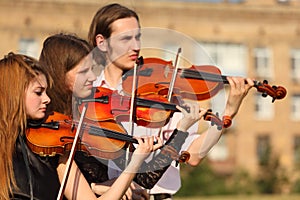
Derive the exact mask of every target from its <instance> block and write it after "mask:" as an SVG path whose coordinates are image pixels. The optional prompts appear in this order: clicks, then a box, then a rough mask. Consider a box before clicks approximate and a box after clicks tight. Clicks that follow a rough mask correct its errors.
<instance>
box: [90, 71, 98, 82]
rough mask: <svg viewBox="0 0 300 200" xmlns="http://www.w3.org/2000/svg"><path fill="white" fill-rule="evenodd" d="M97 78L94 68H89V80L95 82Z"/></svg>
mask: <svg viewBox="0 0 300 200" xmlns="http://www.w3.org/2000/svg"><path fill="white" fill-rule="evenodd" d="M96 79H97V77H96V74H95V73H94V72H93V70H89V73H88V80H89V81H90V82H94V81H95V80H96Z"/></svg>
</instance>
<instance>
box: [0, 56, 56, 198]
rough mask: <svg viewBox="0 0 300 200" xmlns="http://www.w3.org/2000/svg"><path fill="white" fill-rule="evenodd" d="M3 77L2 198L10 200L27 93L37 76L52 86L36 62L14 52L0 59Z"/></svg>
mask: <svg viewBox="0 0 300 200" xmlns="http://www.w3.org/2000/svg"><path fill="white" fill-rule="evenodd" d="M0 74H1V76H0V93H1V96H0V116H1V120H0V172H1V176H0V199H9V194H11V193H12V186H14V187H16V181H15V178H14V174H13V153H14V150H15V142H16V139H17V137H18V135H19V134H21V135H23V134H24V132H25V129H26V123H27V117H26V108H25V92H26V91H27V88H28V86H29V83H30V82H31V81H33V80H34V79H35V78H37V76H38V75H40V74H44V75H45V76H46V78H47V81H48V84H49V85H51V79H50V78H49V77H48V76H47V74H46V73H45V72H44V70H43V68H42V67H41V66H40V64H39V63H38V61H37V60H35V59H34V58H31V57H28V56H25V55H21V54H14V53H9V54H8V55H6V56H5V57H4V58H3V59H1V60H0ZM11 184H12V186H11Z"/></svg>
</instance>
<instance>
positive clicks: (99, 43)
mask: <svg viewBox="0 0 300 200" xmlns="http://www.w3.org/2000/svg"><path fill="white" fill-rule="evenodd" d="M96 44H97V46H98V48H99V49H100V50H101V51H103V52H106V51H107V47H106V40H105V38H104V37H103V35H102V34H98V35H96Z"/></svg>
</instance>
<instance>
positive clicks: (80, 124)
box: [57, 104, 88, 200]
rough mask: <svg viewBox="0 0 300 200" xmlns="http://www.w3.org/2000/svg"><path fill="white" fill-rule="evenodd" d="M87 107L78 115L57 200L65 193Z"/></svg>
mask: <svg viewBox="0 0 300 200" xmlns="http://www.w3.org/2000/svg"><path fill="white" fill-rule="evenodd" d="M87 105H88V104H85V106H84V107H83V109H82V112H81V115H80V120H79V123H78V127H77V130H76V134H75V137H74V140H73V144H72V147H71V151H70V155H69V158H68V161H67V165H66V169H65V173H64V177H63V179H62V182H61V185H60V188H59V192H58V195H57V200H62V199H63V197H64V192H65V189H66V185H67V180H68V177H69V174H70V171H71V165H72V162H73V160H74V156H75V152H76V146H77V144H78V142H79V138H80V134H81V126H82V124H83V120H84V118H85V113H86V110H87Z"/></svg>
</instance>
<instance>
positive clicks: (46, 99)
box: [43, 93, 51, 104]
mask: <svg viewBox="0 0 300 200" xmlns="http://www.w3.org/2000/svg"><path fill="white" fill-rule="evenodd" d="M50 101H51V99H50V97H49V96H48V95H47V94H46V93H45V95H44V98H43V103H44V104H49V103H50Z"/></svg>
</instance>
